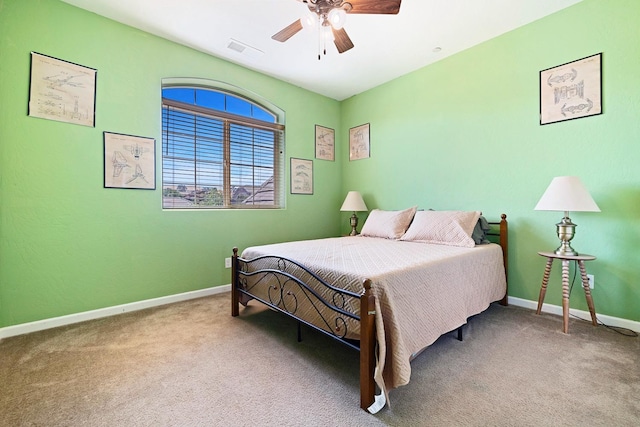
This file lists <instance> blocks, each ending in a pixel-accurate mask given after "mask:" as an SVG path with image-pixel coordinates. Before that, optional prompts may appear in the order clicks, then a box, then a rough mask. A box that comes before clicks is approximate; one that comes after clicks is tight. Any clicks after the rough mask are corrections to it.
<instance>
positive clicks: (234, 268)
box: [231, 248, 240, 317]
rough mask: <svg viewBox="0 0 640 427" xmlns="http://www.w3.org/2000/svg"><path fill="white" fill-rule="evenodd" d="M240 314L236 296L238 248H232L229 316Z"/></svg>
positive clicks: (238, 300)
mask: <svg viewBox="0 0 640 427" xmlns="http://www.w3.org/2000/svg"><path fill="white" fill-rule="evenodd" d="M239 314H240V298H239V295H238V248H233V257H232V258H231V315H232V316H233V317H236V316H238V315H239Z"/></svg>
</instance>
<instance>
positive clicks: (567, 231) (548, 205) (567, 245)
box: [535, 176, 600, 256]
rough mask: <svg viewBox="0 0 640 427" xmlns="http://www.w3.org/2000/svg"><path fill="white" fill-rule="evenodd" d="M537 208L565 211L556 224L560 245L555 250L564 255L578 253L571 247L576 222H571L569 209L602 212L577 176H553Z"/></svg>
mask: <svg viewBox="0 0 640 427" xmlns="http://www.w3.org/2000/svg"><path fill="white" fill-rule="evenodd" d="M535 210H537V211H560V212H564V218H562V220H561V221H560V222H559V223H557V224H556V228H557V233H558V238H559V239H560V246H559V247H558V249H556V250H555V251H554V253H555V254H557V255H563V256H567V255H568V256H576V255H578V252H576V251H575V250H574V249H573V248H572V247H571V239H573V236H574V235H575V228H576V224H574V223H573V222H571V218H569V211H574V212H600V208H599V207H598V205H597V204H596V202H595V201H594V200H593V198H592V197H591V195H590V194H589V192H588V191H587V189H586V188H585V186H584V185H583V184H582V182H581V181H580V178H578V177H577V176H557V177H555V178H553V180H552V181H551V184H549V187H548V188H547V190H546V191H545V192H544V194H543V195H542V197H541V198H540V201H539V202H538V204H537V205H536V207H535Z"/></svg>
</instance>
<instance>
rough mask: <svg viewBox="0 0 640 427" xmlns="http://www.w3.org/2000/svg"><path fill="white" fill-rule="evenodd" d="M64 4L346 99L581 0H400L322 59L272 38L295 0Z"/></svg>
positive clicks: (296, 13) (303, 38)
mask: <svg viewBox="0 0 640 427" xmlns="http://www.w3.org/2000/svg"><path fill="white" fill-rule="evenodd" d="M62 1H64V2H65V3H69V4H72V5H74V6H77V7H80V8H82V9H86V10H89V11H92V12H95V13H97V14H99V15H102V16H105V17H108V18H111V19H113V20H115V21H118V22H121V23H123V24H127V25H130V26H132V27H136V28H139V29H141V30H144V31H146V32H149V33H152V34H155V35H158V36H160V37H164V38H166V39H169V40H172V41H175V42H177V43H180V44H183V45H185V46H190V47H192V48H194V49H197V50H199V51H202V52H206V53H208V54H211V55H213V56H216V57H219V58H224V59H226V60H228V61H230V62H234V63H237V64H240V65H243V66H245V67H247V68H250V69H253V70H257V71H260V72H262V73H264V74H267V75H270V76H273V77H276V78H278V79H280V80H284V81H286V82H289V83H292V84H294V85H296V86H300V87H303V88H305V89H308V90H310V91H313V92H316V93H319V94H322V95H325V96H328V97H331V98H334V99H337V100H343V99H346V98H348V97H350V96H353V95H356V94H358V93H361V92H363V91H365V90H367V89H370V88H372V87H375V86H377V85H380V84H382V83H384V82H387V81H389V80H392V79H394V78H396V77H399V76H402V75H404V74H407V73H409V72H411V71H414V70H417V69H419V68H422V67H424V66H426V65H428V64H431V63H433V62H435V61H438V60H440V59H443V58H445V57H447V56H450V55H453V54H455V53H457V52H460V51H462V50H464V49H467V48H469V47H472V46H474V45H476V44H479V43H482V42H483V41H486V40H489V39H491V38H493V37H496V36H498V35H500V34H503V33H506V32H508V31H511V30H513V29H515V28H518V27H520V26H523V25H525V24H528V23H530V22H533V21H535V20H537V19H540V18H542V17H544V16H546V15H549V14H552V13H554V12H556V11H558V10H561V9H563V8H565V7H568V6H571V5H574V4H576V3H579V2H580V1H582V0H403V1H402V4H401V6H400V13H399V14H398V15H351V14H350V15H347V22H346V24H345V27H344V28H345V30H346V31H347V33H348V34H349V36H350V38H351V40H352V41H353V43H354V45H355V47H354V48H353V49H351V50H349V51H347V52H345V53H343V54H338V52H337V50H336V49H335V46H333V43H331V45H329V46H327V54H326V56H323V57H322V59H321V60H320V61H319V60H318V37H317V34H314V33H312V32H309V31H307V30H303V31H300V32H299V33H298V34H296V35H294V36H293V37H292V38H291V39H289V40H288V41H287V42H285V43H280V42H277V41H275V40H272V39H271V36H272V35H273V34H275V33H276V32H278V31H280V30H281V29H282V28H284V27H286V26H287V25H289V24H291V23H292V22H294V21H295V20H297V19H299V18H300V17H301V16H302V14H303V13H304V12H306V11H307V10H308V9H307V7H306V5H305V4H303V3H300V2H298V1H296V0H62ZM232 39H233V40H235V41H237V42H240V43H242V44H245V45H248V46H250V47H251V48H253V49H256V51H254V50H252V49H245V51H244V53H238V52H237V51H235V50H232V49H229V48H228V45H229V42H230V41H231V40H232ZM436 48H440V49H441V50H440V51H439V52H436V51H435V50H436ZM247 52H249V54H247Z"/></svg>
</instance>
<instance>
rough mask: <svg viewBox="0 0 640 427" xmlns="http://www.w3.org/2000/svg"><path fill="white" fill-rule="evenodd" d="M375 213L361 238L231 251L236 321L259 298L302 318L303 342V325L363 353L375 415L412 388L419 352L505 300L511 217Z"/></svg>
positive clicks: (366, 391)
mask: <svg viewBox="0 0 640 427" xmlns="http://www.w3.org/2000/svg"><path fill="white" fill-rule="evenodd" d="M376 211H377V210H374V211H372V212H371V213H370V215H369V218H367V221H366V222H365V224H364V226H363V228H362V233H361V234H360V235H359V236H345V237H336V238H327V239H317V240H307V241H297V242H285V243H276V244H270V245H262V246H254V247H249V248H246V249H245V250H244V251H243V252H242V255H239V254H238V249H237V248H234V249H233V258H232V298H231V305H232V307H231V314H232V316H238V315H239V314H240V305H246V304H248V303H249V301H251V300H256V301H259V302H261V303H263V304H266V305H267V306H269V307H270V308H272V309H274V310H276V311H279V312H281V313H284V314H285V315H288V316H291V317H293V318H294V319H296V320H297V321H298V337H299V339H300V325H302V324H304V325H307V326H308V327H311V328H313V329H315V330H318V331H320V332H322V333H324V334H327V335H329V336H331V337H332V338H334V339H336V340H338V341H340V342H342V343H343V344H345V345H347V346H349V347H352V348H354V349H357V350H358V351H359V352H360V407H361V408H363V409H366V410H369V411H370V412H372V413H373V412H377V411H378V410H379V409H380V408H381V407H383V406H384V405H385V402H386V401H388V391H389V390H391V389H393V388H396V387H399V386H401V385H404V384H407V383H408V382H409V379H410V374H411V366H410V362H411V360H413V358H415V357H416V356H417V354H419V353H420V352H421V351H422V350H424V349H425V348H426V347H428V346H429V345H431V344H432V343H433V342H435V340H436V339H438V338H439V337H440V336H441V335H443V334H445V333H448V332H451V331H456V330H457V331H458V333H459V339H461V335H460V333H461V328H462V326H463V325H464V324H466V322H467V319H468V318H469V317H471V316H474V315H476V314H479V313H481V312H482V311H484V310H485V309H487V308H488V307H489V305H490V304H491V303H493V302H496V301H499V302H500V303H501V304H503V305H506V304H507V280H506V275H507V274H506V272H507V253H508V252H507V245H508V238H507V220H506V215H504V214H503V215H501V220H500V221H487V220H485V219H484V217H483V216H482V215H481V213H480V212H477V211H473V212H463V211H417V210H416V209H415V208H410V209H407V210H404V211H377V212H376ZM376 219H377V220H376ZM376 386H378V388H379V390H380V394H378V395H377V396H376Z"/></svg>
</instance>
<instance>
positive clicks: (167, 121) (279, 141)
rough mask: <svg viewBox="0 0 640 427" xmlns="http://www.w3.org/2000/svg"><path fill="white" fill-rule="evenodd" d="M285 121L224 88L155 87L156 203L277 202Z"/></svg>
mask: <svg viewBox="0 0 640 427" xmlns="http://www.w3.org/2000/svg"><path fill="white" fill-rule="evenodd" d="M283 121H284V118H283V114H282V112H279V113H278V112H274V111H272V110H271V109H268V108H266V107H264V106H262V105H260V104H258V103H257V102H255V101H253V100H251V99H248V98H245V97H242V96H239V95H237V94H235V93H231V92H229V91H226V90H222V89H218V88H211V87H200V86H185V85H175V84H174V85H167V84H163V88H162V207H163V208H165V209H220V208H222V209H225V208H227V209H229V208H263V209H264V208H281V207H284V188H283V187H284V183H283V181H284V154H283V153H284V124H282V123H281V122H283Z"/></svg>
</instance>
